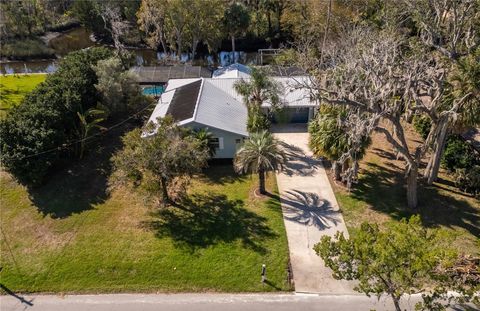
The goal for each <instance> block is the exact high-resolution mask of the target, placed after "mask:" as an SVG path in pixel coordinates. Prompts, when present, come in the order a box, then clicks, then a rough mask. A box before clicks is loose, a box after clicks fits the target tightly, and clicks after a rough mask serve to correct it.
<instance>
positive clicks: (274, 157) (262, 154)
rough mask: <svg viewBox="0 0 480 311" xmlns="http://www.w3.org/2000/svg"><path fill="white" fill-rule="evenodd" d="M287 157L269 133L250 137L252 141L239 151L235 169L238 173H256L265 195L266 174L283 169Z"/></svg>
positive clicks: (234, 165)
mask: <svg viewBox="0 0 480 311" xmlns="http://www.w3.org/2000/svg"><path fill="white" fill-rule="evenodd" d="M285 161H286V155H285V153H284V152H283V150H281V149H280V144H279V142H278V140H277V139H275V138H274V137H273V136H272V134H271V133H270V132H268V131H265V130H264V131H261V132H258V133H253V134H251V135H250V139H249V140H247V141H246V142H245V144H244V145H243V146H242V148H240V149H239V150H238V151H237V154H236V155H235V159H234V160H233V167H234V169H235V171H236V172H237V173H252V174H253V173H256V174H258V179H259V191H260V193H261V194H265V193H266V192H265V172H268V171H276V170H279V169H281V168H282V167H283V165H284V163H285Z"/></svg>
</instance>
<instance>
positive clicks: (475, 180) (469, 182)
mask: <svg viewBox="0 0 480 311" xmlns="http://www.w3.org/2000/svg"><path fill="white" fill-rule="evenodd" d="M455 184H456V185H457V187H458V188H459V189H460V190H462V191H465V192H467V193H470V194H472V195H474V196H476V197H479V198H480V165H475V166H474V167H473V168H469V169H457V171H456V173H455Z"/></svg>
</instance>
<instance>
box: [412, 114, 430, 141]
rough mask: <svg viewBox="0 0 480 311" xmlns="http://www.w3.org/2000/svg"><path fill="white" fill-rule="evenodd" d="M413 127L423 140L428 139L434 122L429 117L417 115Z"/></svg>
mask: <svg viewBox="0 0 480 311" xmlns="http://www.w3.org/2000/svg"><path fill="white" fill-rule="evenodd" d="M413 127H414V128H415V130H416V131H417V133H418V134H420V135H421V136H422V137H423V139H426V138H427V137H428V133H429V132H430V128H431V127H432V121H430V119H429V118H428V117H427V116H422V115H416V116H415V117H413Z"/></svg>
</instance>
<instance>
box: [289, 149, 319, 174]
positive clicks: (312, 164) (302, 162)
mask: <svg viewBox="0 0 480 311" xmlns="http://www.w3.org/2000/svg"><path fill="white" fill-rule="evenodd" d="M280 146H281V148H282V149H283V151H284V152H285V155H286V156H287V161H286V163H285V164H284V166H283V169H282V172H283V173H285V174H286V175H288V176H293V175H301V176H311V175H312V174H314V173H315V170H316V169H317V168H318V167H319V166H321V165H322V162H321V161H320V160H316V159H314V158H312V157H310V156H307V155H306V154H305V153H304V152H303V150H302V149H301V148H298V147H296V146H294V145H290V144H287V143H285V142H280Z"/></svg>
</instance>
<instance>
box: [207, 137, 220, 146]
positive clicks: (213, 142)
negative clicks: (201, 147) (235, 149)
mask: <svg viewBox="0 0 480 311" xmlns="http://www.w3.org/2000/svg"><path fill="white" fill-rule="evenodd" d="M208 143H209V144H210V145H211V146H212V147H214V148H215V149H223V137H213V138H211V139H210V140H209V141H208Z"/></svg>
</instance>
